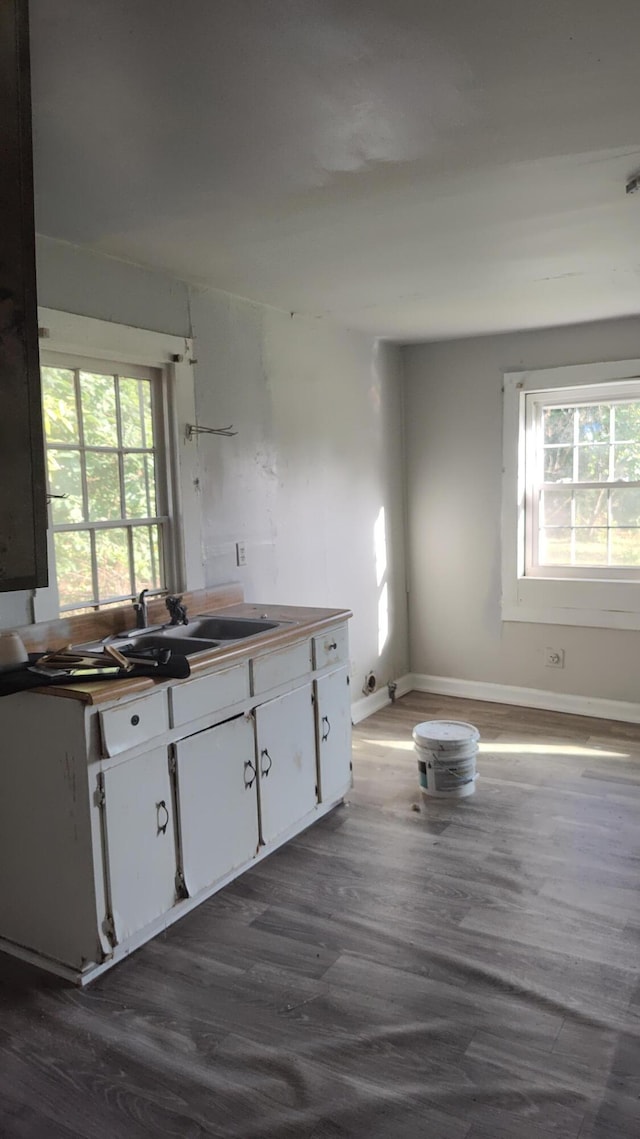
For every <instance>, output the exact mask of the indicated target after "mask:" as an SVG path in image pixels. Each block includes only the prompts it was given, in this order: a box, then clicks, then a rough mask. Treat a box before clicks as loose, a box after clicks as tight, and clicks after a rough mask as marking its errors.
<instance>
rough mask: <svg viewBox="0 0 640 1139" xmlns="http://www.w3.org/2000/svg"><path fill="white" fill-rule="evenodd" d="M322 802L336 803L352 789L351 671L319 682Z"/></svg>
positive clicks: (319, 763) (341, 670)
mask: <svg viewBox="0 0 640 1139" xmlns="http://www.w3.org/2000/svg"><path fill="white" fill-rule="evenodd" d="M316 724H317V733H318V767H319V775H320V801H321V802H322V803H331V802H335V800H337V799H341V798H342V796H343V795H344V794H345V792H346V791H348V790H349V788H350V787H351V701H350V692H349V675H348V669H346V668H341V669H339V670H338V671H337V672H330V673H329V675H328V676H323V677H321V678H320V680H316Z"/></svg>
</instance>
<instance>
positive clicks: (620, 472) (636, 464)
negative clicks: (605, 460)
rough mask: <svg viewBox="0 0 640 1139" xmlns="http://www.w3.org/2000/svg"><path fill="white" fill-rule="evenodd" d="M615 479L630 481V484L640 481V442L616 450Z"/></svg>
mask: <svg viewBox="0 0 640 1139" xmlns="http://www.w3.org/2000/svg"><path fill="white" fill-rule="evenodd" d="M613 477H614V478H616V479H628V480H629V481H630V482H637V481H638V480H640V440H639V441H638V442H637V443H625V444H623V445H622V446H621V447H616V448H615V468H614V476H613Z"/></svg>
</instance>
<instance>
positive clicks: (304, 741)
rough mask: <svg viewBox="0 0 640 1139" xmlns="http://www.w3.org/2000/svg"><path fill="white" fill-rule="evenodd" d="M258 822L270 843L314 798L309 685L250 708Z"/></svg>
mask: <svg viewBox="0 0 640 1139" xmlns="http://www.w3.org/2000/svg"><path fill="white" fill-rule="evenodd" d="M255 715H256V733H257V749H258V773H259V777H260V823H261V833H262V841H263V843H269V842H272V841H273V840H274V839H275V838H277V837H278V836H279V835H281V834H282V833H283V832H284V831H287V830H288V829H289V828H290V827H292V826H293V825H294V824H295V823H297V822H298V821H299V820H300V819H302V818H304V816H305V815H307V814H308V813H309V811H312V810H313V808H314V806H315V805H316V802H317V776H316V756H315V738H314V737H315V733H314V725H313V705H312V702H311V685H310V684H305V685H304V687H303V688H296V689H294V691H293V692H288V693H287V694H286V696H280V697H279V698H278V699H277V700H269V701H268V703H266V704H262V705H261V706H260V707H259V708H256V714H255Z"/></svg>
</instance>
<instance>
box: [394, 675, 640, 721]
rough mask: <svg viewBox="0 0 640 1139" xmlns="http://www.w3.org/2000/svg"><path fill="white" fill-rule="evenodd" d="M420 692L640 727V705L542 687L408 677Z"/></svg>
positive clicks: (413, 687)
mask: <svg viewBox="0 0 640 1139" xmlns="http://www.w3.org/2000/svg"><path fill="white" fill-rule="evenodd" d="M407 679H409V680H410V681H411V688H409V689H407V691H411V689H413V690H414V691H416V692H433V693H434V694H435V695H438V696H460V697H462V699H465V700H487V701H489V703H492V704H517V705H519V706H520V707H523V708H544V709H545V710H546V711H549V712H568V713H569V714H570V715H573V716H595V717H596V718H597V719H601V720H618V721H621V722H623V723H627V724H640V704H632V703H630V702H627V701H624V700H607V699H604V698H600V697H596V696H574V695H571V694H570V693H564V692H547V691H545V690H544V689H541V688H517V687H515V685H511V684H491V683H489V682H486V681H483V680H457V679H456V678H455V677H452V676H428V675H425V674H422V673H413V674H411V676H410V677H408V678H407Z"/></svg>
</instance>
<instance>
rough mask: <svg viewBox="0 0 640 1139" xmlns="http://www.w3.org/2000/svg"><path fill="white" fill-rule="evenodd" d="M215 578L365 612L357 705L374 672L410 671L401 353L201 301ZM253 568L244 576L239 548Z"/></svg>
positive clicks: (204, 459)
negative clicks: (380, 572) (380, 568)
mask: <svg viewBox="0 0 640 1139" xmlns="http://www.w3.org/2000/svg"><path fill="white" fill-rule="evenodd" d="M191 311H192V319H193V330H194V335H195V337H196V343H197V355H198V364H197V367H196V373H197V393H198V417H199V420H200V422H201V423H202V424H204V425H205V426H212V427H215V426H227V425H229V424H233V426H234V428H235V429H236V430H237V431H238V435H237V436H236V437H235V438H234V439H225V438H208V437H206V436H203V437H201V438H200V441H199V447H200V453H201V469H202V474H203V493H204V501H205V503H206V504H207V516H206V529H205V547H206V549H207V563H206V576H207V580H208V581H209V583H215V582H223V581H228V580H230V578H234V577H238V578H240V579H241V580H242V581H244V583H245V588H246V595H247V596H248V597H251V598H252V599H255V600H258V601H265V602H268V601H280V602H289V603H291V604H298V605H322V606H329V607H333V606H336V607H339V606H348V607H349V608H351V609H353V611H354V619H353V621H352V626H351V655H352V659H353V662H354V666H353V674H354V681H353V688H354V693H353V694H354V698H357V697H359V696H360V695H361V694H362V693H361V691H360V689H361V687H362V683H363V681H364V676H365V673H366V672H367V671H368V670H370V669H373V670H375V672H376V673H377V674H378V677H379V681H380V683H386V682H387V681H388V680H390V679H394V678H396V677H397V676H399V675H401V674H403V673H404V672H406V669H407V665H408V653H407V649H406V643H407V642H406V599H405V584H404V533H403V531H404V527H403V446H402V410H401V379H400V375H399V360H400V352H399V350H398V349H397V348H395V347H392V346H390V345H380V344H376V343H375V342H374V341H373V340H371V338H369V337H368V336H366V335H363V334H355V333H349V332H346V331H344V330H341V329H338V328H336V327H332V326H331V325H329V324H328V323H327V322H326V321H320V320H313V319H310V318H304V317H297V316H294V317H291V316H290V315H289V314H288V313H287V314H284V313H280V312H278V311H276V310H274V309H267V308H264V307H263V306H259V305H252V304H249V303H247V302H245V301H240V300H238V299H236V298H231V297H228V296H225V295H223V294H220V293H205V294H199V295H194V296H193V297H192V301H191ZM381 510H384V517H385V521H386V544H387V555H388V570H387V573H386V575H385V579H386V580H387V581H388V589H389V605H390V613H389V617H390V634H389V638H388V640H387V642H386V644H385V645H384V647H383V649H382V652H381V653H379V652H378V601H379V595H380V591H381V589H382V586H383V584H384V582H381V583H380V586H378V582H377V576H376V560H375V548H374V526H375V523H376V519H377V518H378V517H379V515H380V512H381ZM239 539H241V540H243V541H245V542H246V548H247V566H246V568H244V569H240V570H238V569H236V567H235V542H236V541H237V540H239Z"/></svg>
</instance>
